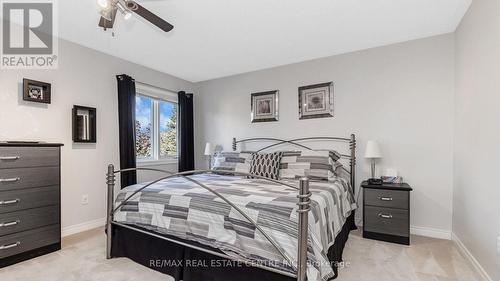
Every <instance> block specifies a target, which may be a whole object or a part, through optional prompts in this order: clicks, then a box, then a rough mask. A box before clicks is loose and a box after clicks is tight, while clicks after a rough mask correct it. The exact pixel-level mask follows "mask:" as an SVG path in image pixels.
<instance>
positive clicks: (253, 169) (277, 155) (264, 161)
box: [250, 152, 283, 180]
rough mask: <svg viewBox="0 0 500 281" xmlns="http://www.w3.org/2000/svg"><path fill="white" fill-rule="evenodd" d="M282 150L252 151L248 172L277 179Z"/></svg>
mask: <svg viewBox="0 0 500 281" xmlns="http://www.w3.org/2000/svg"><path fill="white" fill-rule="evenodd" d="M282 157H283V152H273V153H254V154H253V155H252V165H251V166H250V174H252V175H257V176H261V177H266V178H270V179H274V180H277V179H278V178H279V170H280V162H281V158H282Z"/></svg>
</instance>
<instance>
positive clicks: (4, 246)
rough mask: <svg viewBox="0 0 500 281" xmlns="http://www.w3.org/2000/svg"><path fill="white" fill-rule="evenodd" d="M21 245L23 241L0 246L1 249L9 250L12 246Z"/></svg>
mask: <svg viewBox="0 0 500 281" xmlns="http://www.w3.org/2000/svg"><path fill="white" fill-rule="evenodd" d="M19 245H21V242H19V241H17V242H16V243H12V244H9V245H2V246H0V250H7V249H10V248H15V247H17V246H19Z"/></svg>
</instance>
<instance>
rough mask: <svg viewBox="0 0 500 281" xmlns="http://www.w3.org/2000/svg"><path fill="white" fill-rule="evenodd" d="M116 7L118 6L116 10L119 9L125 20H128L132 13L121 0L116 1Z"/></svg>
mask: <svg viewBox="0 0 500 281" xmlns="http://www.w3.org/2000/svg"><path fill="white" fill-rule="evenodd" d="M116 7H117V8H118V10H120V13H122V15H123V18H124V19H125V20H128V19H130V18H131V17H132V13H131V12H130V10H129V9H128V8H125V6H124V5H123V4H122V3H121V2H117V3H116Z"/></svg>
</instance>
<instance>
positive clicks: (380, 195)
mask: <svg viewBox="0 0 500 281" xmlns="http://www.w3.org/2000/svg"><path fill="white" fill-rule="evenodd" d="M364 192H365V195H364V198H365V204H366V205H369V206H377V207H384V208H397V209H405V210H408V209H409V201H408V197H409V196H408V191H399V190H387V189H366V188H365V190H364Z"/></svg>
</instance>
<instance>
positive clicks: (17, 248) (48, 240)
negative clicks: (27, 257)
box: [0, 225, 61, 259]
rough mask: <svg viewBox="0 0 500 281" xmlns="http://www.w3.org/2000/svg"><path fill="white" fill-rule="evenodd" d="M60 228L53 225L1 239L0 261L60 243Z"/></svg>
mask: <svg viewBox="0 0 500 281" xmlns="http://www.w3.org/2000/svg"><path fill="white" fill-rule="evenodd" d="M60 233H61V230H60V226H59V225H53V226H48V227H42V228H37V229H33V230H28V231H23V232H19V233H15V234H11V235H6V236H2V237H0V259H2V258H6V257H9V256H12V255H16V254H19V253H23V252H26V251H30V250H33V249H36V248H40V247H43V246H47V245H51V244H55V243H59V242H60V238H59V237H60Z"/></svg>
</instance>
